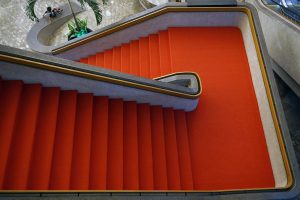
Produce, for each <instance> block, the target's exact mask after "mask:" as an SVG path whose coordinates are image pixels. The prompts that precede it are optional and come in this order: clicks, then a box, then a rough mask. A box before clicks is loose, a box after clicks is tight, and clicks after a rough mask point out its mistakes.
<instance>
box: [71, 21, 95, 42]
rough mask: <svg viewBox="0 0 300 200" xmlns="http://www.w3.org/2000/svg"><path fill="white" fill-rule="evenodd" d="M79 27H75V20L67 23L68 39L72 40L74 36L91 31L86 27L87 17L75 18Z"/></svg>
mask: <svg viewBox="0 0 300 200" xmlns="http://www.w3.org/2000/svg"><path fill="white" fill-rule="evenodd" d="M76 20H77V23H78V26H79V29H77V26H76V23H75V21H72V22H70V23H68V28H69V33H68V40H72V39H74V38H77V37H80V36H82V35H85V34H87V33H90V32H92V30H91V29H89V28H88V27H87V19H82V20H81V19H78V18H76Z"/></svg>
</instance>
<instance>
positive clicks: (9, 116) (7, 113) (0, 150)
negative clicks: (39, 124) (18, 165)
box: [0, 81, 23, 189]
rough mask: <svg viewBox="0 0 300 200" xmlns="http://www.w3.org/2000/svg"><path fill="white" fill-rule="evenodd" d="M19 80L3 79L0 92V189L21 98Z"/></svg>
mask: <svg viewBox="0 0 300 200" xmlns="http://www.w3.org/2000/svg"><path fill="white" fill-rule="evenodd" d="M22 86H23V83H22V82H21V81H3V82H2V90H1V93H0V113H1V114H0V163H1V164H0V189H3V183H4V177H5V167H6V165H7V161H8V156H9V149H10V144H11V141H12V136H13V131H14V125H15V120H16V118H17V110H18V106H19V102H20V98H21V93H22Z"/></svg>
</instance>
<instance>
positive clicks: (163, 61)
mask: <svg viewBox="0 0 300 200" xmlns="http://www.w3.org/2000/svg"><path fill="white" fill-rule="evenodd" d="M158 39H159V42H158V43H159V53H160V55H159V61H160V70H161V75H166V74H170V73H172V72H173V70H172V66H171V58H170V43H169V33H168V31H160V32H159V33H158Z"/></svg>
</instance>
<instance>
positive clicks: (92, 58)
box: [87, 55, 96, 66]
mask: <svg viewBox="0 0 300 200" xmlns="http://www.w3.org/2000/svg"><path fill="white" fill-rule="evenodd" d="M87 64H89V65H93V66H96V55H92V56H89V57H88V61H87Z"/></svg>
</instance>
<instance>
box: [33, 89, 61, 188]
mask: <svg viewBox="0 0 300 200" xmlns="http://www.w3.org/2000/svg"><path fill="white" fill-rule="evenodd" d="M59 94H60V90H59V88H43V90H42V94H41V102H40V106H39V113H38V121H37V126H36V132H35V139H34V145H33V150H32V152H33V153H32V157H31V164H30V172H29V177H30V179H29V180H28V189H33V190H47V189H48V186H49V177H50V172H51V161H52V153H53V144H54V138H55V129H56V119H57V111H58V102H59Z"/></svg>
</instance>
